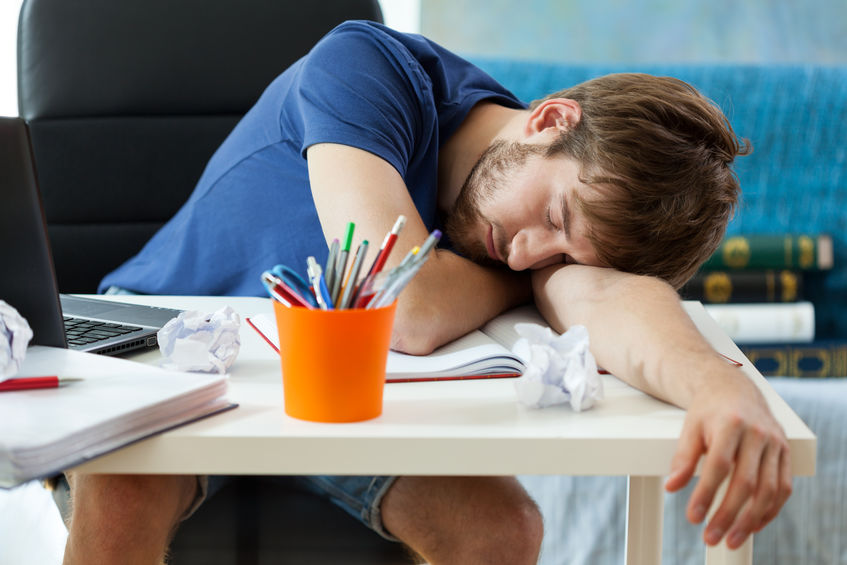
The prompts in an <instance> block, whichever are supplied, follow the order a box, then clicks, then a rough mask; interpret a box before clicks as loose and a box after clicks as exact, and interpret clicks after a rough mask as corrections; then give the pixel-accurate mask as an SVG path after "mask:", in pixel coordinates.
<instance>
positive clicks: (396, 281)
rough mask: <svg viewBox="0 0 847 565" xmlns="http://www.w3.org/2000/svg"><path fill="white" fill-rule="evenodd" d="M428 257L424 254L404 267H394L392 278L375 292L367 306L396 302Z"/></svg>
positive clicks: (378, 306) (374, 306)
mask: <svg viewBox="0 0 847 565" xmlns="http://www.w3.org/2000/svg"><path fill="white" fill-rule="evenodd" d="M428 258H429V256H428V255H424V256H423V257H421V258H420V259H417V260H415V261H410V262H409V263H408V264H406V265H404V266H403V267H397V268H395V269H393V270H392V272H391V277H390V280H388V281H386V283H385V285H383V287H382V288H381V289H380V290H379V292H377V293H376V294H374V296H373V298H372V299H371V301H370V302H369V303H368V305H367V308H382V307H383V306H388V305H389V304H391V303H392V302H394V301H395V300H396V299H397V296H398V295H399V294H400V292H401V291H402V290H403V289H404V288H406V285H407V284H409V282H410V281H411V280H412V279H413V278H414V276H415V275H416V274H417V273H418V271H419V270H420V268H421V267H422V266H423V264H424V263H426V260H427V259H428Z"/></svg>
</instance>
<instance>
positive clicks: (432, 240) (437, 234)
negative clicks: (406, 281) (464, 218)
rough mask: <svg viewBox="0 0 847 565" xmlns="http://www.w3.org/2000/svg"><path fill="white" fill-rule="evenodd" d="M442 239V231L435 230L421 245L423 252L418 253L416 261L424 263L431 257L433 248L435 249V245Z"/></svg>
mask: <svg viewBox="0 0 847 565" xmlns="http://www.w3.org/2000/svg"><path fill="white" fill-rule="evenodd" d="M440 239H441V230H433V232H432V233H431V234H429V237H427V238H426V241H424V242H423V245H421V250H420V252H418V254H417V256H416V257H415V261H416V262H417V261H424V260H426V256H427V255H429V252H430V251H432V248H433V247H435V244H436V243H438V240H440Z"/></svg>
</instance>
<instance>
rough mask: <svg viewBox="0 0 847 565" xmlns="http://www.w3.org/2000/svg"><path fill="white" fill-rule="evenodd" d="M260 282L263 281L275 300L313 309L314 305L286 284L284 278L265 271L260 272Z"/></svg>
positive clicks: (287, 304)
mask: <svg viewBox="0 0 847 565" xmlns="http://www.w3.org/2000/svg"><path fill="white" fill-rule="evenodd" d="M262 282H263V283H265V288H266V289H267V291H268V293H269V294H270V295H271V296H273V297H274V298H275V299H276V300H278V301H280V302H282V303H283V304H284V305H286V306H288V307H289V308H290V307H291V306H303V307H305V308H309V309H314V306H312V304H311V303H310V302H309V301H308V300H307V299H306V298H305V297H303V296H301V295H300V293H299V292H297V291H296V290H294V289H293V288H291V287H290V286H288V285H287V284H286V283H285V281H284V280H282V279H281V278H279V277H277V276H276V275H274V274H272V273H270V272H268V271H265V272H264V273H262Z"/></svg>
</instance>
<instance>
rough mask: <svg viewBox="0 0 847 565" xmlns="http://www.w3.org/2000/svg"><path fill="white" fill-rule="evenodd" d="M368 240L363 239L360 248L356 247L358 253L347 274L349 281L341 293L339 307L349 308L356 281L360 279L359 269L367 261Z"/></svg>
mask: <svg viewBox="0 0 847 565" xmlns="http://www.w3.org/2000/svg"><path fill="white" fill-rule="evenodd" d="M368 245H369V244H368V240H367V239H365V240H362V243H360V244H359V248H358V249H356V255H355V257H353V265H352V266H351V267H350V273H349V274H348V275H347V281H346V282H345V283H344V292H343V293H342V295H341V302H340V303H339V305H338V307H339V308H349V307H350V299H351V298H353V294H354V291H355V289H356V281H357V280H358V279H359V271H361V270H362V263H364V262H365V255H367V253H368Z"/></svg>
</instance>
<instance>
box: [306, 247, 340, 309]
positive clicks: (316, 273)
mask: <svg viewBox="0 0 847 565" xmlns="http://www.w3.org/2000/svg"><path fill="white" fill-rule="evenodd" d="M306 262H307V263H308V270H309V280H310V281H311V282H312V286H313V287H314V289H315V298H317V299H318V306H320V308H321V310H332V309H333V308H332V301H331V300H330V296H329V290H327V288H326V280H325V279H324V276H323V273H322V272H321V266H320V265H318V262H317V260H315V258H314V257H312V256H309V257H308V258H307V259H306Z"/></svg>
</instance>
